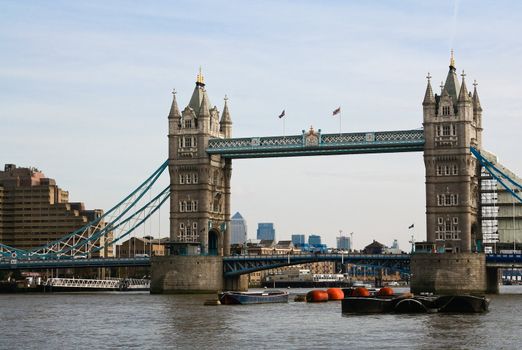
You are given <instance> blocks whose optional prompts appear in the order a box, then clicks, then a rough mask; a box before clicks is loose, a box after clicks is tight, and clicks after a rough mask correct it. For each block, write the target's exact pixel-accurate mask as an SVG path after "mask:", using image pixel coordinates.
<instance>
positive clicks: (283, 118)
mask: <svg viewBox="0 0 522 350" xmlns="http://www.w3.org/2000/svg"><path fill="white" fill-rule="evenodd" d="M281 119H283V137H285V119H286V118H285V117H283V118H281Z"/></svg>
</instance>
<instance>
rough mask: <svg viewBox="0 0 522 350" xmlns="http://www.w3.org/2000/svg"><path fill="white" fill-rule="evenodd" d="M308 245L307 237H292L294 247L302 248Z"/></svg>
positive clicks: (297, 235) (297, 234) (296, 235)
mask: <svg viewBox="0 0 522 350" xmlns="http://www.w3.org/2000/svg"><path fill="white" fill-rule="evenodd" d="M305 243H306V239H305V235H302V234H300V233H296V234H293V235H292V244H293V245H294V246H301V245H303V244H305Z"/></svg>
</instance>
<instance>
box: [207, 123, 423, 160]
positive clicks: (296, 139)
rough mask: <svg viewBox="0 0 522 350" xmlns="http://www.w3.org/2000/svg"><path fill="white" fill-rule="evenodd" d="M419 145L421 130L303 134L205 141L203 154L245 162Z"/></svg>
mask: <svg viewBox="0 0 522 350" xmlns="http://www.w3.org/2000/svg"><path fill="white" fill-rule="evenodd" d="M423 145H424V131H423V130H422V129H414V130H397V131H378V132H357V133H340V134H321V132H320V130H319V131H317V132H313V134H310V133H306V132H304V131H303V134H302V135H291V136H269V137H244V138H230V139H219V138H214V139H210V140H209V144H208V148H207V153H209V154H221V155H222V156H225V157H231V158H248V157H256V156H259V157H271V156H292V155H303V154H304V153H303V152H305V153H306V154H308V155H314V154H317V155H319V154H330V153H332V154H333V153H339V152H341V153H343V152H342V150H344V152H345V153H368V152H374V151H375V149H377V148H378V149H380V150H381V151H382V152H387V151H388V152H394V151H395V152H398V151H406V150H408V151H418V150H422V148H423ZM387 147H388V148H389V150H387ZM372 149H373V151H372ZM328 150H331V151H328ZM328 152H330V153H328Z"/></svg>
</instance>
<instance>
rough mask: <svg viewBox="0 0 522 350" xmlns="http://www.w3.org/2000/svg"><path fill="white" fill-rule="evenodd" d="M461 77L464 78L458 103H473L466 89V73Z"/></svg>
mask: <svg viewBox="0 0 522 350" xmlns="http://www.w3.org/2000/svg"><path fill="white" fill-rule="evenodd" d="M460 76H461V77H462V85H461V86H460V92H459V99H458V102H459V103H460V102H471V97H469V93H468V89H467V88H466V79H465V78H466V73H464V71H462V74H461V75H460Z"/></svg>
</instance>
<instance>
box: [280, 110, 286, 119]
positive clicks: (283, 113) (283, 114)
mask: <svg viewBox="0 0 522 350" xmlns="http://www.w3.org/2000/svg"><path fill="white" fill-rule="evenodd" d="M284 116H285V110H284V109H283V111H282V112H281V114H279V119H281V118H283V117H284Z"/></svg>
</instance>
